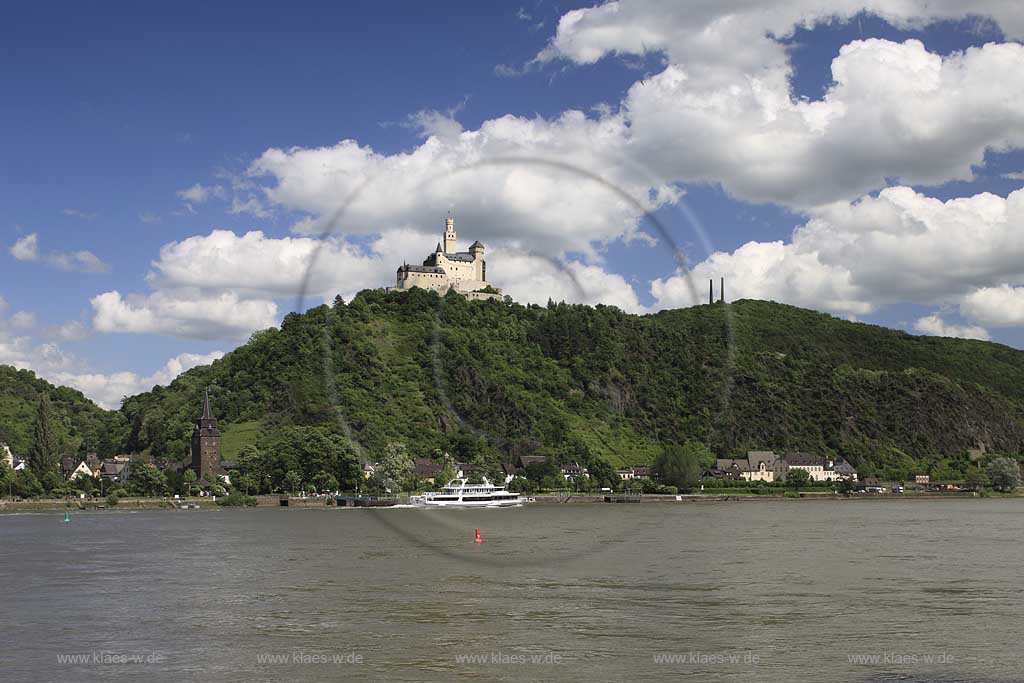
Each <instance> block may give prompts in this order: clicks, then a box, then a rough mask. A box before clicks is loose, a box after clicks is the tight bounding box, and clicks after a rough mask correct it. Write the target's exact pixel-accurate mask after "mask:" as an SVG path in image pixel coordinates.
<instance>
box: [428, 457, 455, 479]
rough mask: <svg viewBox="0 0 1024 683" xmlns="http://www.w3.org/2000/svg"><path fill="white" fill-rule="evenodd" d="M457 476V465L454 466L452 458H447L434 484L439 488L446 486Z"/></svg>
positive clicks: (435, 477)
mask: <svg viewBox="0 0 1024 683" xmlns="http://www.w3.org/2000/svg"><path fill="white" fill-rule="evenodd" d="M456 474H457V473H456V472H455V465H453V464H452V459H451V458H450V457H445V459H444V461H443V462H442V464H441V470H440V471H439V472H438V473H437V475H435V476H434V483H435V484H437V485H439V486H444V485H445V484H447V483H448V482H450V481H451V480H452V479H454V478H455V475H456Z"/></svg>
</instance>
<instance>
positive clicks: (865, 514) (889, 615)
mask: <svg viewBox="0 0 1024 683" xmlns="http://www.w3.org/2000/svg"><path fill="white" fill-rule="evenodd" d="M62 519H63V513H47V514H24V515H3V516H0V548H2V560H0V580H2V584H3V586H4V592H3V598H2V600H0V620H2V624H3V647H2V649H0V667H2V669H0V680H4V681H49V680H70V681H79V680H84V681H89V680H110V681H139V680H146V681H148V680H156V681H160V680H175V681H181V680H198V679H202V680H222V681H252V680H308V681H328V680H332V681H333V680H342V679H359V680H388V679H392V680H410V681H412V680H425V679H426V680H450V679H453V678H456V677H465V678H470V679H475V680H481V681H490V680H574V681H593V680H622V679H626V678H628V679H635V680H656V679H671V678H679V677H680V675H683V676H686V677H689V678H691V679H692V680H700V681H705V680H707V681H780V682H781V681H785V682H787V683H788V682H790V681H832V680H835V681H879V682H882V681H910V682H917V681H939V682H949V683H952V682H954V681H1018V680H1024V673H1022V672H1024V657H1022V655H1021V652H1020V650H1021V644H1020V642H1021V639H1022V637H1024V609H1022V608H1024V597H1022V591H1021V581H1022V578H1024V544H1022V540H1024V524H1022V522H1024V501H1022V500H1015V499H1012V500H943V501H906V502H899V501H893V502H882V501H858V502H805V501H799V502H796V501H757V502H738V503H737V502H729V503H696V504H695V503H682V504H675V505H673V504H652V505H562V506H544V507H540V506H537V507H525V508H518V509H509V510H473V511H452V510H446V511H445V510H429V511H422V510H413V509H391V510H352V509H340V510H337V509H329V510H278V509H258V510H216V511H205V510H204V511H154V512H120V511H105V512H95V513H73V514H72V522H71V523H70V524H64V523H62V522H61V520H62ZM475 528H479V529H480V531H481V534H482V536H483V538H484V543H482V544H479V545H477V544H474V543H473V530H474V529H475ZM139 658H141V660H140V659H139ZM123 659H126V660H128V661H122V660H123ZM97 660H98V661H97ZM133 660H134V661H133Z"/></svg>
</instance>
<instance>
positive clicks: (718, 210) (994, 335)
mask: <svg viewBox="0 0 1024 683" xmlns="http://www.w3.org/2000/svg"><path fill="white" fill-rule="evenodd" d="M961 5H962V3H959V2H954V1H952V0H927V1H926V0H884V1H883V0H832V1H830V2H820V1H818V0H784V1H779V2H771V3H755V2H750V1H749V0H686V1H681V0H648V1H644V2H641V1H628V0H622V1H621V2H608V3H601V4H592V3H575V4H574V3H565V2H558V3H557V4H556V3H549V2H537V1H536V0H534V1H531V2H528V3H525V4H523V3H520V2H495V3H479V2H449V3H444V4H430V3H422V2H383V1H378V2H372V3H371V2H365V3H363V2H351V3H326V2H324V3H307V2H293V3H289V4H288V6H287V7H285V6H283V5H281V3H261V2H246V3H230V2H223V3H190V2H179V3H173V4H168V5H164V6H162V7H155V6H154V7H143V8H140V7H139V6H138V3H123V4H122V3H116V2H104V3H84V2H77V3H70V2H68V3H45V4H43V3H19V4H18V5H16V6H11V7H8V8H6V9H5V10H4V20H3V21H0V92H2V93H3V95H2V99H0V150H2V152H0V206H2V207H3V209H4V210H3V212H2V215H0V363H5V364H11V365H15V366H17V367H20V368H26V369H31V370H33V371H35V372H36V373H37V374H38V375H39V376H41V377H44V378H45V379H47V380H49V381H52V382H54V383H58V384H66V385H69V386H74V387H76V388H79V389H81V390H82V391H83V392H84V393H85V394H86V395H87V396H89V397H90V398H92V399H94V400H96V401H97V402H99V403H100V404H101V405H104V406H105V407H116V406H117V405H118V403H119V401H120V399H121V397H122V396H125V395H132V394H134V393H137V392H140V391H145V390H148V389H150V388H151V387H152V386H153V385H155V384H166V383H168V382H170V381H171V380H172V379H173V378H174V377H175V376H177V374H179V373H180V372H183V371H185V370H187V369H189V368H191V367H194V366H195V365H197V364H203V363H209V362H211V361H212V360H214V359H216V358H218V357H220V356H221V355H223V354H224V353H225V352H228V351H230V350H231V349H233V348H235V347H236V346H238V345H239V344H241V343H244V341H245V340H246V339H247V338H248V337H249V335H250V334H251V333H252V332H253V331H256V330H259V329H265V328H267V327H270V326H274V325H277V324H279V323H280V321H281V319H282V318H283V316H284V315H285V314H287V313H288V312H290V311H292V310H296V309H297V308H308V307H309V306H314V305H317V304H320V303H322V302H323V301H325V300H327V301H329V300H332V299H333V298H334V296H335V295H337V294H341V295H342V296H343V297H345V298H346V299H350V298H351V297H352V296H353V295H354V294H355V293H356V292H358V291H359V290H361V289H365V288H372V287H383V286H389V285H392V284H393V281H394V277H395V275H394V274H395V269H396V268H397V266H398V265H400V264H402V263H403V262H409V263H418V262H420V261H422V259H423V258H424V257H425V256H426V255H427V253H428V252H430V251H432V249H433V247H434V245H435V244H436V242H437V241H438V239H439V238H440V235H441V233H442V231H443V226H444V219H445V217H446V216H447V214H448V212H449V211H450V212H451V213H452V215H453V216H454V218H455V221H456V229H457V231H458V235H459V243H460V247H461V248H463V249H465V248H466V247H467V246H468V245H469V244H470V243H471V242H472V241H474V240H480V241H481V242H483V243H484V244H485V245H486V248H487V262H488V276H489V279H491V280H492V281H493V282H494V284H495V285H496V286H498V287H502V288H503V289H504V290H505V292H506V293H507V294H509V295H511V296H512V297H513V298H515V299H516V300H518V301H521V302H535V303H541V304H543V303H546V302H547V300H548V299H549V298H551V299H554V300H565V301H573V302H582V303H588V304H594V303H606V304H610V305H615V306H619V307H620V308H622V309H624V310H627V311H630V312H635V313H651V312H655V311H658V310H662V309H670V308H680V307H685V306H691V305H694V304H699V303H703V302H704V300H705V298H706V296H707V289H706V284H704V283H706V282H707V281H708V279H710V278H714V279H715V281H716V282H717V281H718V278H721V277H724V278H725V280H726V296H727V298H728V299H729V300H735V299H739V298H756V299H768V300H774V301H780V302H785V303H790V304H794V305H798V306H803V307H807V308H812V309H816V310H820V311H825V312H828V313H831V314H833V315H836V316H839V317H842V318H846V319H850V320H857V321H862V322H868V323H873V324H879V325H885V326H888V327H893V328H897V329H903V330H906V331H908V332H910V333H912V334H930V335H940V336H953V337H966V338H975V339H985V340H992V341H995V342H999V343H1003V344H1007V345H1010V346H1014V347H1017V348H1024V189H1022V188H1024V46H1022V44H1021V40H1022V39H1024V13H1021V12H1020V11H1019V0H979V1H977V2H973V3H972V7H971V10H970V13H967V12H966V11H965V10H964V9H962V7H961ZM303 282H307V283H308V286H307V287H305V288H303V285H302V283H303ZM691 283H697V284H696V286H692V285H691Z"/></svg>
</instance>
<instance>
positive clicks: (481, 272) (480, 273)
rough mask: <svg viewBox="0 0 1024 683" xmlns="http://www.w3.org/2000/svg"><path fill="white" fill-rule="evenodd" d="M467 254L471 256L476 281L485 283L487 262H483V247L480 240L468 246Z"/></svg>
mask: <svg viewBox="0 0 1024 683" xmlns="http://www.w3.org/2000/svg"><path fill="white" fill-rule="evenodd" d="M469 253H470V254H471V255H472V256H473V273H474V275H475V276H476V279H477V280H480V281H481V282H486V281H487V262H486V261H484V245H482V244H480V240H477V241H476V242H473V244H471V245H469Z"/></svg>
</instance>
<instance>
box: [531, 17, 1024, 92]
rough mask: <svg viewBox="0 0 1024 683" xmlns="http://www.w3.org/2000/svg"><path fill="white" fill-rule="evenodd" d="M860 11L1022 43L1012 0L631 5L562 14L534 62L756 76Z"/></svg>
mask: <svg viewBox="0 0 1024 683" xmlns="http://www.w3.org/2000/svg"><path fill="white" fill-rule="evenodd" d="M861 12H867V13H870V14H875V15H877V16H879V17H881V18H883V19H885V20H886V21H887V22H889V23H890V24H892V25H894V26H896V27H898V28H904V29H907V28H920V27H922V26H924V25H927V24H930V23H934V22H936V21H944V20H960V19H966V18H970V17H977V16H988V17H991V18H992V19H994V20H995V22H996V23H997V24H998V25H999V27H1000V28H1002V30H1003V32H1004V33H1005V34H1006V35H1007V37H1009V38H1011V39H1014V38H1015V39H1019V38H1022V37H1024V18H1022V16H1021V14H1020V5H1019V4H1018V3H1017V2H1016V0H979V1H976V2H972V3H970V5H965V4H964V3H962V2H960V1H959V0H901V1H900V2H891V0H833V1H831V2H827V3H826V2H822V1H821V0H784V1H781V2H771V3H751V2H748V1H747V0H691V1H690V2H686V3H679V2H675V1H674V0H647V1H643V0H635V1H631V2H614V1H613V2H606V3H602V4H600V5H596V6H594V7H589V8H583V9H576V10H572V11H569V12H567V13H566V14H564V15H563V16H562V17H561V19H560V20H559V22H558V27H557V30H556V33H555V35H554V36H553V37H552V39H551V40H550V42H549V43H548V45H547V46H546V47H545V48H544V49H543V50H542V51H541V52H540V54H538V55H537V58H536V59H537V60H538V61H540V62H549V61H552V60H555V59H564V60H568V61H571V62H574V63H576V64H593V63H594V62H596V61H598V60H600V59H602V58H604V57H606V56H609V55H644V54H646V53H648V52H663V53H664V54H665V56H666V58H667V59H668V60H669V61H671V62H673V63H675V64H685V65H687V66H689V67H690V68H693V69H694V70H700V71H704V72H710V73H711V74H712V75H715V74H720V73H722V72H732V73H736V72H740V73H747V74H757V73H758V72H761V71H762V70H765V69H772V68H777V67H778V66H779V65H780V64H783V63H785V60H786V55H785V47H784V46H783V45H782V44H781V43H780V40H779V39H781V38H786V37H789V36H791V35H792V34H793V31H794V30H795V29H796V28H811V27H813V26H814V25H816V24H819V23H827V22H834V21H848V20H850V19H852V18H854V17H855V16H857V15H858V14H860V13H861ZM698 67H699V68H698Z"/></svg>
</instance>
